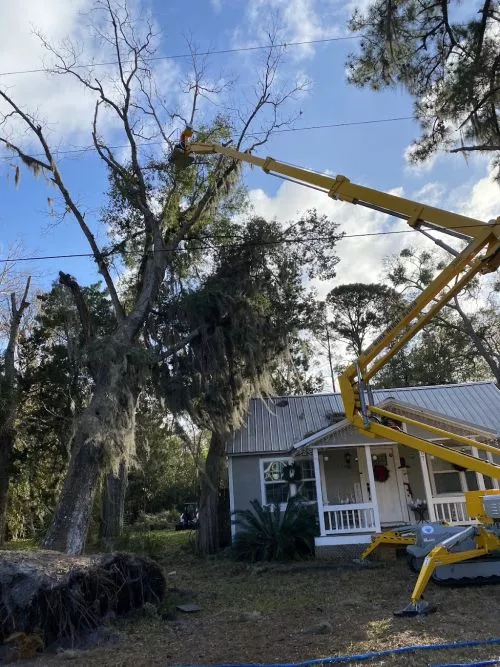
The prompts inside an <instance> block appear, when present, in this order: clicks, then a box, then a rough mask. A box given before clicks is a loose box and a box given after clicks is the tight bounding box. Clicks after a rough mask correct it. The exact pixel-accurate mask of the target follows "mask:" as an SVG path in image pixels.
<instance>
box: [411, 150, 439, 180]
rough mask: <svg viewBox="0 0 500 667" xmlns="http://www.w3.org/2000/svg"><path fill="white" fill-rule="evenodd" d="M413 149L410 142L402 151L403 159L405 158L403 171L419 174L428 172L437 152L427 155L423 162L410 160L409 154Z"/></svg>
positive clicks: (434, 162) (431, 167) (432, 166)
mask: <svg viewBox="0 0 500 667" xmlns="http://www.w3.org/2000/svg"><path fill="white" fill-rule="evenodd" d="M414 149H415V146H414V145H413V144H410V145H409V146H407V147H406V148H405V151H404V160H405V168H404V169H405V172H406V173H407V174H409V175H414V176H421V175H422V174H427V173H429V172H430V171H431V170H432V169H433V168H434V166H435V165H436V162H437V160H438V158H439V156H440V154H439V153H432V154H431V155H429V157H428V158H427V159H426V160H424V161H423V162H411V155H412V153H413V151H414Z"/></svg>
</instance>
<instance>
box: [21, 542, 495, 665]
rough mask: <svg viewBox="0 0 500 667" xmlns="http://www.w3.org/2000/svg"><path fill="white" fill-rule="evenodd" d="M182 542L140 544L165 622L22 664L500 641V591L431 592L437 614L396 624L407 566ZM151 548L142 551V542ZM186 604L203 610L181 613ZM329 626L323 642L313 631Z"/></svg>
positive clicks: (233, 657) (443, 658)
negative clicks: (221, 550)
mask: <svg viewBox="0 0 500 667" xmlns="http://www.w3.org/2000/svg"><path fill="white" fill-rule="evenodd" d="M190 540H191V541H192V537H190V536H189V535H188V534H186V533H175V532H171V533H167V532H165V533H154V534H150V535H149V536H138V537H137V538H135V539H134V540H133V541H132V542H131V543H130V546H131V547H132V546H133V547H134V548H135V549H137V548H140V546H141V544H146V547H147V548H148V549H149V548H150V547H151V544H153V548H154V552H155V556H156V557H159V559H160V560H161V563H162V565H163V566H164V568H165V575H166V578H167V586H168V589H169V592H168V599H167V601H166V604H165V608H164V609H162V610H160V613H161V615H160V616H154V615H153V616H141V617H138V616H136V617H134V618H130V619H127V620H120V621H115V624H114V626H113V628H112V631H113V632H115V633H116V634H117V635H118V640H117V643H116V644H113V645H107V646H103V647H100V648H94V649H90V650H87V651H75V652H74V653H71V652H66V653H61V654H60V655H53V656H50V655H48V654H45V655H43V656H42V657H40V658H39V659H38V660H36V661H32V662H29V663H28V662H25V663H23V664H25V665H28V664H29V665H38V666H40V665H47V666H55V665H60V664H61V660H62V659H63V658H67V659H69V658H71V664H72V665H75V667H76V666H83V665H85V666H87V665H88V666H90V665H99V666H100V665H102V666H106V667H118V666H125V665H127V666H128V665H130V666H133V667H143V666H146V665H148V666H149V665H182V664H184V665H188V664H191V665H196V664H217V663H222V662H223V663H244V662H255V663H272V662H295V661H300V660H307V659H313V658H322V657H327V656H333V655H345V654H349V655H352V654H357V653H363V652H368V651H379V650H384V649H388V648H393V647H399V646H406V645H410V644H427V643H441V642H452V641H463V640H466V639H484V638H492V637H500V624H499V623H498V619H499V612H500V597H499V593H500V587H496V586H483V587H475V588H465V587H463V588H448V587H446V588H441V587H437V586H435V585H433V584H432V585H430V586H429V588H428V591H427V597H428V599H429V600H432V601H433V602H435V603H437V604H438V611H437V613H436V614H434V615H431V616H428V617H419V618H405V619H399V618H394V617H393V615H392V612H393V610H394V609H397V608H399V607H401V606H402V605H403V604H405V603H406V602H407V601H408V599H409V595H410V592H411V589H412V586H413V583H414V581H415V575H414V574H413V573H412V572H410V571H409V570H408V569H407V567H406V564H405V563H404V561H399V560H398V561H397V562H384V563H381V564H380V566H379V567H377V568H375V569H365V568H356V567H355V566H354V565H353V564H348V565H347V566H346V567H343V568H337V569H335V567H334V566H332V564H331V563H328V561H312V562H310V563H302V564H286V565H280V566H270V567H267V568H266V567H255V566H254V567H252V566H247V565H245V564H239V563H234V562H231V561H230V560H227V559H223V558H217V559H213V560H209V561H199V560H197V559H195V558H194V556H193V555H192V548H191V546H192V545H191V543H190ZM144 541H146V542H144ZM180 602H194V603H196V604H198V605H199V606H200V607H201V611H200V612H198V613H192V614H183V613H181V612H177V613H175V612H174V610H175V606H176V604H178V603H180ZM321 624H323V625H324V626H325V627H324V629H325V630H326V631H325V632H324V633H323V634H315V633H313V632H312V629H313V627H314V626H318V627H319V625H321ZM498 656H500V646H498V647H482V648H475V649H466V650H465V649H462V650H460V651H457V650H446V651H444V650H443V651H436V652H434V651H433V652H425V653H420V654H418V653H415V654H409V655H405V656H399V657H397V656H396V657H390V658H385V659H384V660H375V661H371V662H369V663H366V662H363V663H361V662H359V663H357V662H351V663H349V664H350V665H352V666H353V665H365V664H370V665H384V666H393V665H402V664H405V665H408V666H409V667H413V666H414V667H417V666H423V665H435V664H442V663H451V662H454V661H459V662H460V661H461V662H465V661H467V660H469V661H472V660H479V659H492V658H497V657H498Z"/></svg>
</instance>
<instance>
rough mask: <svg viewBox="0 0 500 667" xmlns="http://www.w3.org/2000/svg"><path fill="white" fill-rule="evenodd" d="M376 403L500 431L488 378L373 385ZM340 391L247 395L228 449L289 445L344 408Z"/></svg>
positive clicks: (499, 407)
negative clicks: (431, 384)
mask: <svg viewBox="0 0 500 667" xmlns="http://www.w3.org/2000/svg"><path fill="white" fill-rule="evenodd" d="M373 393H374V398H375V403H376V404H377V403H380V402H382V401H384V400H386V399H387V398H390V397H393V398H395V399H397V400H398V401H401V402H403V403H408V404H410V405H415V406H417V407H419V408H425V409H428V410H432V411H433V412H437V413H439V414H442V415H445V416H447V417H452V418H454V419H460V420H461V421H466V422H469V423H471V424H476V425H477V426H483V427H486V428H489V429H493V430H494V431H495V432H496V433H497V434H500V391H499V390H498V389H497V387H496V386H495V384H494V383H493V382H473V383H469V384H450V385H438V386H435V387H404V388H401V389H375V390H374V392H373ZM343 410H344V408H343V405H342V399H341V397H340V394H308V395H304V396H278V397H273V398H266V399H257V398H254V399H252V400H251V401H250V406H249V412H248V416H247V420H246V425H245V426H243V428H241V429H240V430H239V431H237V432H236V433H235V434H234V435H233V437H232V439H231V440H230V441H229V442H228V444H227V449H226V451H227V453H228V454H254V453H255V454H256V453H261V452H262V453H272V452H283V451H288V450H289V449H290V447H291V446H292V445H293V444H294V443H296V442H299V441H300V440H302V439H303V438H305V437H306V436H308V435H312V434H313V433H316V432H317V431H320V430H321V429H323V428H326V427H327V426H330V425H331V424H332V422H334V421H338V418H339V417H340V415H342V414H343Z"/></svg>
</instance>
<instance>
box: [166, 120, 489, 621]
mask: <svg viewBox="0 0 500 667" xmlns="http://www.w3.org/2000/svg"><path fill="white" fill-rule="evenodd" d="M191 135H192V130H191V128H186V130H185V131H184V132H183V134H182V136H181V142H180V144H178V145H177V146H176V148H175V149H174V152H173V154H172V158H171V161H172V162H173V164H174V165H177V166H178V167H179V168H184V167H185V166H186V165H188V164H189V163H190V162H191V161H192V156H193V155H205V154H214V153H215V154H218V155H223V156H225V157H226V158H228V159H230V160H235V161H239V162H243V163H247V164H250V165H254V166H257V167H261V168H262V169H263V170H264V171H265V172H266V173H267V174H272V175H276V176H279V177H281V178H284V179H286V180H290V181H293V182H295V183H298V184H301V185H305V186H307V187H311V188H314V189H316V190H320V191H322V192H324V193H325V194H326V195H328V197H331V198H332V199H334V200H338V201H344V202H349V203H350V204H354V205H358V206H364V207H366V208H370V209H373V210H375V211H380V212H382V213H385V214H388V215H392V216H394V217H396V218H400V219H401V220H404V221H405V222H406V223H407V224H408V225H410V227H412V228H414V229H416V230H419V231H420V232H422V233H423V234H425V236H427V237H428V238H430V239H432V240H433V241H434V242H435V243H436V244H437V245H439V246H441V247H443V248H445V249H446V250H448V251H449V252H450V253H451V254H453V255H454V258H453V260H452V261H451V262H450V264H449V265H448V266H446V267H445V268H444V269H443V270H442V271H441V272H440V273H439V274H438V275H437V276H436V277H435V278H434V280H433V281H432V282H431V283H430V284H429V285H428V287H427V288H426V289H425V290H424V291H423V292H422V293H421V294H420V295H419V296H418V297H417V298H416V299H415V300H414V301H413V302H412V303H411V304H410V305H409V306H408V308H407V309H406V311H405V313H404V314H403V316H402V317H401V318H400V319H399V321H397V322H396V323H394V324H393V325H392V326H390V327H389V328H388V329H387V330H386V331H385V332H384V333H383V334H381V335H380V336H379V337H378V338H377V339H376V340H375V341H374V342H373V343H372V344H371V345H370V346H369V347H368V349H366V350H365V351H364V352H362V354H361V355H360V356H359V357H358V359H357V360H356V362H355V363H353V364H351V365H350V366H348V368H346V369H345V371H344V372H343V373H342V375H341V376H340V379H339V384H340V391H341V394H342V400H343V403H344V409H345V414H346V417H347V419H348V420H349V421H350V422H351V423H352V424H353V425H354V426H356V427H357V428H358V429H359V430H360V432H361V433H362V434H364V435H365V436H369V437H371V438H381V439H383V440H390V441H393V442H395V443H398V444H401V445H404V446H406V447H411V448H413V449H416V450H418V451H420V452H424V453H425V454H428V455H430V456H435V457H438V458H440V459H444V460H445V461H448V462H450V463H452V464H454V465H456V466H460V467H462V468H465V469H467V470H473V471H475V472H478V473H481V474H483V475H487V476H489V477H492V478H494V479H499V480H500V465H497V464H495V463H492V462H490V461H489V460H483V459H481V458H479V457H476V456H473V455H471V454H467V453H465V452H463V451H460V450H458V449H454V448H453V447H448V446H446V445H444V444H439V443H437V442H431V441H430V440H426V439H424V438H421V437H417V436H415V435H411V434H409V433H407V432H404V431H403V430H401V429H399V428H397V427H393V426H392V425H391V424H394V423H395V422H399V423H400V422H404V423H406V424H407V425H409V426H416V427H418V429H423V430H424V431H427V432H428V433H430V436H434V437H437V438H442V439H443V440H450V441H453V442H455V443H458V444H461V445H466V446H469V447H476V448H477V449H478V450H482V451H483V452H490V453H492V454H496V455H499V454H500V449H499V448H497V447H495V446H493V445H491V444H487V443H482V442H478V441H477V440H471V439H469V438H466V437H462V436H459V435H456V434H455V433H452V432H449V431H445V430H443V429H440V428H436V427H435V426H430V425H428V424H425V423H421V422H419V421H416V420H414V419H410V418H407V417H404V416H401V415H399V414H394V413H391V412H390V411H388V410H385V409H382V408H379V407H377V406H375V405H374V400H373V395H372V392H371V390H370V387H369V384H368V383H369V381H370V380H371V378H372V377H373V376H374V375H375V373H377V371H379V370H380V369H381V368H382V367H383V366H384V365H385V364H386V363H387V362H388V361H389V360H390V359H391V358H392V357H394V355H395V354H397V352H399V350H400V349H401V348H402V347H403V346H404V345H406V344H407V343H408V342H409V341H411V339H412V338H413V337H414V336H415V335H416V334H417V333H418V332H419V331H420V330H421V329H422V328H423V327H424V326H425V325H426V324H427V322H429V320H430V319H431V318H432V317H433V316H434V315H436V314H437V313H438V312H439V311H440V310H441V309H442V308H443V307H444V306H445V305H446V304H447V303H448V302H449V301H450V299H452V298H453V297H454V296H455V295H456V294H458V293H459V292H460V291H461V290H462V289H463V288H464V287H466V286H467V285H468V284H469V283H470V282H471V280H472V279H473V278H474V277H475V276H477V275H479V274H483V273H489V272H492V271H496V270H497V269H498V268H499V266H500V217H499V218H497V219H496V220H491V221H489V222H484V221H482V220H475V219H473V218H469V217H466V216H464V215H459V214H458V213H452V212H450V211H445V210H442V209H439V208H436V207H434V206H427V205H426V204H421V203H419V202H415V201H411V200H409V199H405V198H403V197H397V196H396V195H392V194H387V193H385V192H381V191H379V190H374V189H371V188H367V187H365V186H363V185H357V184H355V183H351V181H350V180H349V179H348V178H346V177H345V176H341V175H338V176H328V175H325V174H321V173H317V172H314V171H310V170H308V169H303V168H300V167H297V166H295V165H292V164H288V163H286V162H280V161H278V160H275V159H273V158H272V157H267V158H261V157H257V156H255V155H252V154H251V153H243V152H241V151H238V150H236V149H234V148H231V147H229V146H222V145H219V144H209V143H196V142H193V143H189V140H190V138H191ZM432 231H434V232H439V233H444V234H448V235H450V236H452V237H454V238H458V239H460V240H461V241H465V242H466V243H467V245H466V247H465V248H464V249H463V250H461V251H456V250H454V249H453V248H451V247H450V246H448V245H447V244H445V243H444V242H443V241H441V240H440V239H437V238H435V237H433V236H432V234H431V233H430V232H432ZM474 493H475V495H474ZM467 502H468V506H469V512H470V515H471V516H475V517H477V518H478V519H479V522H478V524H477V525H472V526H467V527H459V528H458V529H457V528H456V527H454V530H448V533H447V534H446V536H445V539H444V540H438V541H437V542H436V541H434V543H433V541H432V536H429V534H428V533H427V536H426V534H425V532H422V533H421V534H420V535H418V536H417V538H416V539H415V538H412V537H409V536H408V535H405V534H404V532H403V533H401V532H400V533H398V534H397V535H396V537H397V538H399V539H400V540H401V543H402V544H409V545H411V544H412V543H415V542H417V547H418V540H419V539H421V541H423V542H425V540H426V539H427V541H428V542H429V541H430V543H431V545H433V544H435V546H433V548H431V550H430V551H429V552H428V553H427V554H425V549H422V550H421V554H422V555H423V558H421V561H422V565H421V568H420V572H419V576H418V580H417V583H416V585H415V588H414V591H413V594H412V598H411V602H410V604H409V605H408V606H407V607H405V608H404V609H403V610H402V611H401V612H398V613H400V614H404V615H415V614H426V613H429V612H430V611H433V610H434V607H432V606H431V605H430V604H428V603H427V602H425V601H424V600H423V599H422V593H423V591H424V590H425V587H426V585H427V583H428V581H429V579H430V578H431V576H433V575H434V578H439V577H436V574H438V573H439V572H440V571H441V572H443V571H444V575H443V578H444V579H448V578H452V579H453V578H455V579H460V578H464V579H474V578H481V577H483V574H482V573H483V572H485V573H486V577H487V578H491V577H496V576H500V491H496V492H489V494H488V493H485V492H484V491H483V492H472V494H470V493H469V494H468V498H467ZM471 503H472V505H471ZM438 526H439V524H438V525H436V524H425V526H424V527H423V528H422V530H427V531H429V530H432V531H433V532H435V533H436V534H437V535H438V536H439V534H440V532H439V528H438ZM447 529H451V527H447ZM408 548H409V549H410V548H412V547H411V546H410V547H408ZM495 552H496V553H495ZM477 559H481V560H480V561H478V560H477ZM461 563H462V564H463V566H465V567H466V570H465V575H464V576H463V577H462V576H461V573H460V566H459V564H461ZM472 563H474V565H475V569H474V568H472V569H471V566H472ZM446 568H448V569H446ZM450 568H451V570H452V574H451V577H448V575H447V572H448V573H449V571H450Z"/></svg>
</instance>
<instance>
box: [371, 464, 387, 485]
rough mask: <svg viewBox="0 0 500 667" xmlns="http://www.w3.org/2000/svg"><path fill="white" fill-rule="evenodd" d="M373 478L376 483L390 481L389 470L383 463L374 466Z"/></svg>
mask: <svg viewBox="0 0 500 667" xmlns="http://www.w3.org/2000/svg"><path fill="white" fill-rule="evenodd" d="M373 476H374V478H375V481H376V482H387V480H388V479H389V468H388V467H387V466H386V465H384V464H383V463H375V465H374V466H373Z"/></svg>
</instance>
